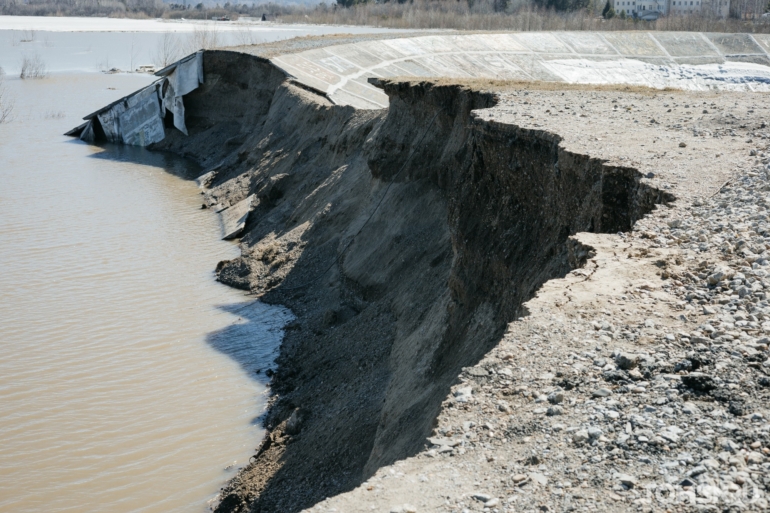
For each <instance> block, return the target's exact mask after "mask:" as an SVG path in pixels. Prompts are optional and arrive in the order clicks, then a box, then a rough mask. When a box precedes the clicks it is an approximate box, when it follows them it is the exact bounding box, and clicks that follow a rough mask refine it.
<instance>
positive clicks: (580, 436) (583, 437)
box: [572, 429, 588, 444]
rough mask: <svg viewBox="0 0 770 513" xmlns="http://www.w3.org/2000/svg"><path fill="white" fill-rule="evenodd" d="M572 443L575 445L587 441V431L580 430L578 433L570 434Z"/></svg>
mask: <svg viewBox="0 0 770 513" xmlns="http://www.w3.org/2000/svg"><path fill="white" fill-rule="evenodd" d="M572 441H573V442H575V443H577V444H580V443H583V442H586V441H588V431H586V430H583V429H581V430H580V431H575V432H574V433H573V434H572Z"/></svg>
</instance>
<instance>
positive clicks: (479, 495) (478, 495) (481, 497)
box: [473, 493, 492, 502]
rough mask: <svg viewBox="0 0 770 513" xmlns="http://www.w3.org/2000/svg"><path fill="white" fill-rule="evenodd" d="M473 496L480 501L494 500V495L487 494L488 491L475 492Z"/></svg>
mask: <svg viewBox="0 0 770 513" xmlns="http://www.w3.org/2000/svg"><path fill="white" fill-rule="evenodd" d="M473 498H474V499H476V500H477V501H479V502H488V501H490V500H492V496H491V495H487V494H486V493H474V494H473Z"/></svg>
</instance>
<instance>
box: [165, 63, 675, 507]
mask: <svg viewBox="0 0 770 513" xmlns="http://www.w3.org/2000/svg"><path fill="white" fill-rule="evenodd" d="M204 57H205V58H204V66H205V74H206V77H207V78H206V84H205V86H204V87H202V88H200V89H199V90H196V91H194V92H192V93H190V94H189V95H188V96H186V97H185V104H186V109H187V116H188V118H187V127H188V130H189V132H190V136H189V137H184V136H182V135H181V134H176V133H172V134H170V135H169V136H168V137H167V138H166V139H165V140H164V141H162V142H161V143H159V144H157V145H155V149H159V150H168V151H174V152H177V153H179V154H182V155H185V156H188V157H191V158H194V159H196V160H198V161H199V162H200V163H201V164H203V165H204V166H205V167H206V169H207V171H208V174H207V175H205V184H206V189H205V196H204V198H205V202H206V204H208V205H210V206H212V207H213V206H219V208H221V207H226V206H228V205H233V204H235V203H238V202H240V201H242V200H244V199H245V198H249V197H252V198H254V199H253V201H252V203H251V204H252V211H251V214H250V215H249V218H248V221H247V222H246V225H245V228H244V232H243V236H242V239H241V249H242V256H241V257H239V258H237V259H235V260H231V261H226V262H221V263H220V264H219V265H218V267H217V272H218V277H219V279H220V280H221V281H222V282H224V283H227V284H230V285H232V286H235V287H240V288H243V289H249V290H252V291H254V292H256V293H258V294H261V295H262V297H263V299H264V300H265V301H268V302H275V303H281V304H284V305H286V306H289V307H290V308H291V309H292V310H293V311H294V313H295V314H296V316H297V320H296V321H295V322H294V323H292V324H291V325H290V326H288V328H287V332H286V337H285V340H284V343H283V345H282V348H281V353H280V357H279V358H278V364H279V367H278V371H277V374H276V375H275V377H274V378H273V391H274V394H275V396H274V398H273V401H272V404H271V408H270V411H269V413H268V415H267V427H268V429H269V435H268V437H267V438H266V440H265V442H264V443H263V444H262V446H261V447H260V448H259V451H258V453H257V455H256V456H255V458H253V459H252V462H251V463H250V464H249V466H248V467H246V468H245V469H243V470H242V471H241V472H240V473H239V475H238V476H237V477H236V478H235V479H234V480H233V481H232V482H231V483H230V484H229V485H228V486H227V487H226V489H225V490H224V491H223V495H222V501H221V504H220V506H219V511H222V512H230V511H248V510H251V511H264V512H267V511H271V512H272V511H284V512H290V511H298V510H300V509H302V508H305V507H308V506H311V505H312V504H314V503H315V502H317V501H319V500H321V499H323V498H324V497H327V496H330V495H334V494H337V493H340V492H343V491H346V490H349V489H351V488H353V487H354V486H356V485H357V484H359V483H360V482H361V481H362V480H364V479H365V478H366V477H368V476H369V475H371V474H372V473H373V472H374V471H375V470H376V469H377V468H379V467H380V466H381V465H384V464H388V463H390V462H392V461H394V460H396V459H399V458H403V457H406V456H408V455H411V454H414V453H415V452H417V451H418V450H420V449H421V448H422V447H423V445H424V441H425V438H426V437H427V436H428V435H429V434H430V431H431V429H432V427H433V422H434V420H435V418H436V415H437V414H438V411H439V408H440V405H441V402H442V400H443V399H444V398H445V397H446V395H447V393H448V391H449V387H450V385H451V384H452V383H453V382H454V380H455V379H456V376H457V375H458V373H459V372H460V369H461V368H462V367H465V366H469V365H473V364H474V363H475V362H477V361H478V360H479V359H480V358H481V357H482V356H483V355H484V354H485V353H486V352H487V351H488V350H489V349H490V348H491V347H493V346H494V344H495V343H496V342H497V341H498V340H499V338H500V336H501V335H502V332H503V330H504V329H505V326H506V324H507V323H508V322H509V321H511V320H512V319H514V318H515V317H516V316H518V315H520V314H521V313H522V312H521V311H520V308H521V306H520V305H521V304H522V302H523V301H525V300H527V299H529V298H530V297H532V295H533V294H534V293H535V291H536V290H537V288H538V287H539V286H540V285H541V284H542V283H544V282H545V281H546V280H549V279H551V278H554V277H558V276H563V275H564V274H565V273H566V272H568V271H569V270H570V269H572V268H574V267H575V266H579V265H581V262H582V261H583V260H585V258H586V257H587V255H588V253H589V252H590V248H586V247H583V246H581V245H579V244H577V243H575V242H574V241H572V240H571V239H570V235H571V234H574V233H576V232H579V231H595V232H603V231H607V232H616V231H618V230H627V229H629V228H630V227H631V226H632V224H633V222H634V221H635V220H636V219H638V218H639V217H641V216H643V215H644V214H645V213H646V212H648V211H649V210H650V209H651V208H653V206H654V205H655V204H656V203H659V202H662V201H667V200H670V199H671V198H670V197H669V196H667V195H665V194H664V193H662V192H660V191H657V190H655V189H652V188H650V187H649V186H647V185H645V184H644V182H643V180H642V178H641V176H640V175H639V174H638V173H637V172H636V171H635V170H633V169H631V168H616V167H608V166H606V165H605V164H604V163H603V162H601V161H600V160H597V159H592V158H589V157H587V156H584V155H578V154H574V153H570V152H568V151H566V150H564V149H563V148H561V147H560V146H559V142H560V137H559V136H558V134H553V133H548V132H543V131H533V130H525V129H521V128H519V127H515V126H510V125H502V124H499V123H489V122H482V121H480V120H477V119H475V118H474V117H473V116H472V111H473V110H474V109H482V108H486V107H490V106H492V105H493V104H494V102H495V98H494V96H493V95H492V94H488V93H478V92H474V91H471V90H469V89H465V88H463V87H459V86H439V85H433V84H430V83H406V82H392V83H391V82H385V83H384V94H386V95H387V97H388V98H389V104H390V107H389V109H388V110H387V111H383V110H381V111H373V110H357V109H354V108H352V107H350V106H340V105H335V104H333V103H332V102H331V101H329V99H328V98H326V97H324V96H322V95H319V94H316V93H314V92H312V91H311V90H308V89H306V88H303V87H300V86H297V85H295V84H293V83H291V82H290V81H289V80H287V79H286V78H285V76H284V75H283V74H282V73H281V72H280V71H279V70H277V69H276V68H275V67H274V66H273V65H272V64H271V63H269V62H267V61H265V60H261V59H257V58H253V57H251V56H245V55H242V54H236V53H231V52H207V53H206V54H205V56H204ZM244 315H247V314H244Z"/></svg>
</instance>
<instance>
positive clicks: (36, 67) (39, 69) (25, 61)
mask: <svg viewBox="0 0 770 513" xmlns="http://www.w3.org/2000/svg"><path fill="white" fill-rule="evenodd" d="M47 76H48V69H47V68H46V65H45V62H43V58H42V57H40V55H39V54H37V53H36V54H35V55H33V56H32V57H30V56H29V55H25V56H24V57H22V59H21V73H19V78H21V79H28V78H45V77H47Z"/></svg>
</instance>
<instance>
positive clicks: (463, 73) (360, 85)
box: [272, 31, 770, 109]
mask: <svg viewBox="0 0 770 513" xmlns="http://www.w3.org/2000/svg"><path fill="white" fill-rule="evenodd" d="M272 61H273V62H274V63H275V64H276V65H277V66H278V67H280V68H281V69H283V70H284V71H286V72H287V73H289V74H290V75H292V76H293V77H296V79H297V80H298V81H299V82H301V83H303V84H305V85H307V86H309V87H313V88H315V89H317V90H319V91H322V92H323V93H325V94H327V95H328V97H329V98H330V99H331V100H332V101H333V102H334V103H336V104H339V105H353V106H355V107H357V108H360V109H380V108H384V107H387V105H388V97H387V95H386V94H385V93H383V92H382V91H381V90H379V89H377V88H376V87H373V86H372V85H371V84H370V83H369V79H370V78H388V77H398V76H411V77H420V78H431V77H454V78H460V79H463V78H492V79H500V80H519V81H531V80H543V81H549V82H568V83H591V84H618V83H626V84H633V85H643V86H648V87H656V88H664V87H674V88H680V89H696V90H708V89H739V90H757V89H759V90H770V35H767V34H720V33H698V32H643V31H631V32H520V33H502V34H491V33H484V34H469V35H431V36H423V37H410V38H400V39H388V40H382V41H361V42H357V43H351V44H343V45H335V46H329V47H326V48H316V49H312V50H306V51H304V52H298V53H293V54H286V55H279V56H277V57H274V58H273V59H272Z"/></svg>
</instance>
